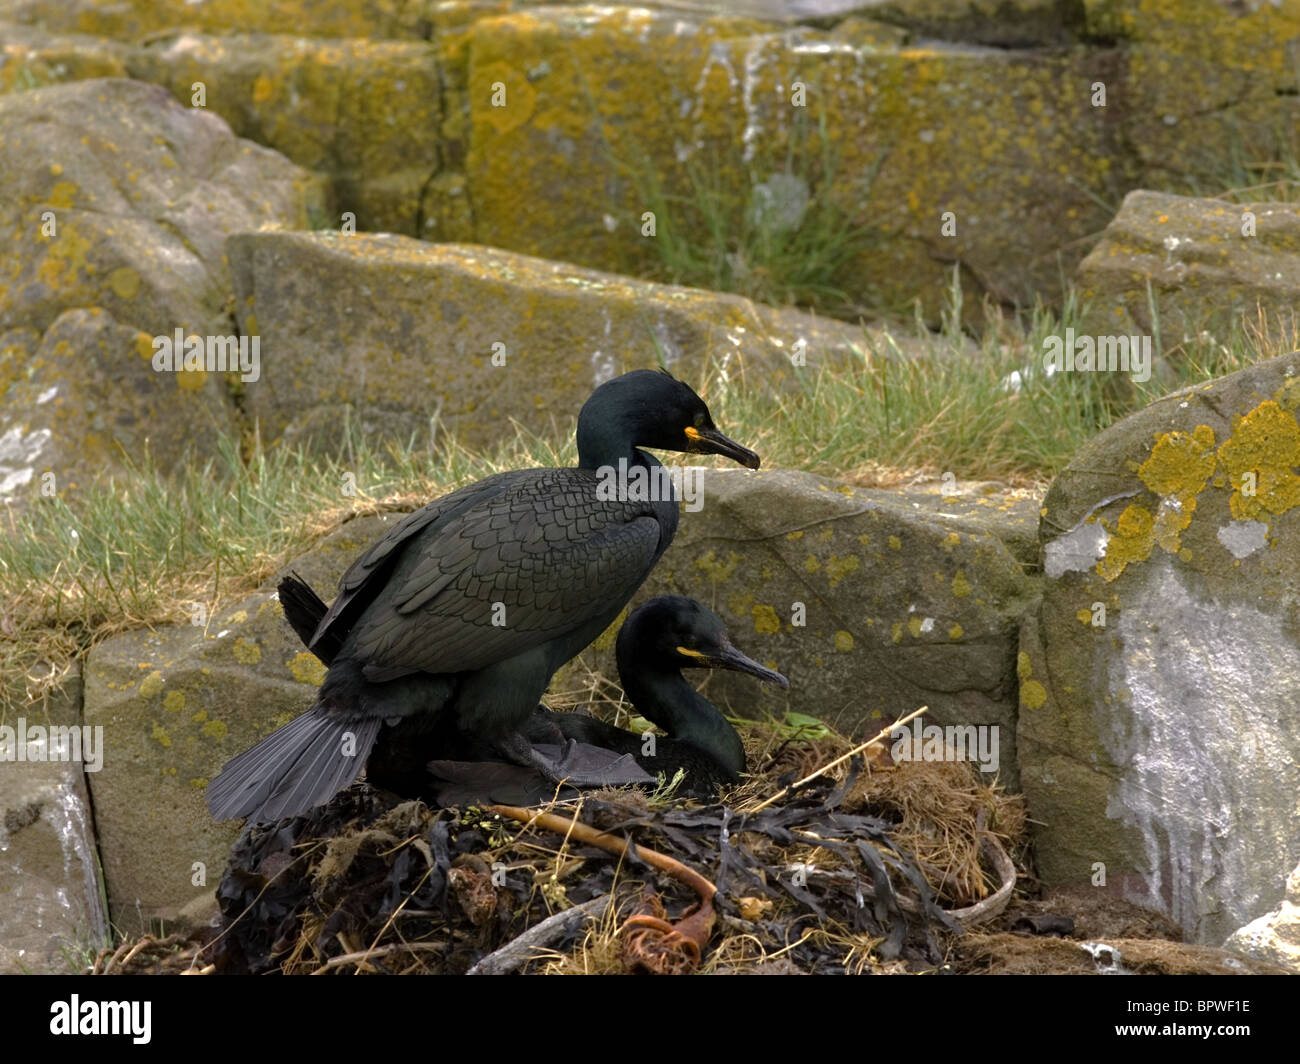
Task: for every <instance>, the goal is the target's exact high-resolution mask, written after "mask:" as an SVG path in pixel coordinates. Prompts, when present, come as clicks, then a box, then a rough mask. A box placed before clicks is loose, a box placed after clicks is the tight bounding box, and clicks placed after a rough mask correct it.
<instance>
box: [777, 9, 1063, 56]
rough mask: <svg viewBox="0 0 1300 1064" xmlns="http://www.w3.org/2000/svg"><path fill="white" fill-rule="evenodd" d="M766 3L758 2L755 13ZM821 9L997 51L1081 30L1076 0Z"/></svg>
mask: <svg viewBox="0 0 1300 1064" xmlns="http://www.w3.org/2000/svg"><path fill="white" fill-rule="evenodd" d="M764 3H765V0H758V2H757V3H756V4H755V8H756V10H755V12H754V13H755V14H757V13H758V10H761V8H762V6H764ZM770 6H773V7H777V6H781V5H779V4H777V3H771V5H770ZM800 6H801V7H804V5H800ZM825 6H826V7H828V8H829V7H837V8H839V9H840V10H841V11H842V10H843V9H845V8H852V9H854V10H856V11H858V12H859V13H860V14H863V15H870V16H871V17H872V18H873V19H879V20H880V21H882V22H886V23H890V24H891V25H896V26H899V27H903V28H906V29H907V30H908V31H910V32H911V33H913V34H915V35H917V36H919V37H931V38H936V39H938V40H944V41H960V42H962V43H965V44H983V45H989V46H992V47H995V48H1031V47H1046V46H1051V45H1061V44H1067V43H1070V42H1071V41H1072V40H1073V39H1074V37H1075V35H1076V33H1077V32H1078V31H1079V30H1081V29H1083V24H1082V19H1081V18H1080V17H1079V11H1078V5H1077V4H1076V3H1075V2H1074V0H872V2H868V3H862V2H858V3H855V4H849V3H841V4H827V5H825ZM804 21H807V19H806V18H805V19H804Z"/></svg>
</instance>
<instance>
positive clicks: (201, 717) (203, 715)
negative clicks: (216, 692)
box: [190, 709, 208, 724]
mask: <svg viewBox="0 0 1300 1064" xmlns="http://www.w3.org/2000/svg"><path fill="white" fill-rule="evenodd" d="M207 719H208V711H207V710H206V709H200V710H199V711H198V712H197V713H195V714H194V716H192V717H190V720H192V721H193V722H194V723H195V724H202V723H203V722H204V721H205V720H207Z"/></svg>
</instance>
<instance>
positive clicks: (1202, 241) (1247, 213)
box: [1078, 191, 1300, 345]
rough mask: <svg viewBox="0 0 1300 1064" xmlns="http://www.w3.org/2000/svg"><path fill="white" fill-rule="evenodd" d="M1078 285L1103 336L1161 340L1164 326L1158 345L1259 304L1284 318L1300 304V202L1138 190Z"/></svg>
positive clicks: (1217, 327)
mask: <svg viewBox="0 0 1300 1064" xmlns="http://www.w3.org/2000/svg"><path fill="white" fill-rule="evenodd" d="M1078 282H1079V299H1080V301H1081V302H1087V303H1089V304H1090V315H1089V318H1088V322H1089V325H1090V326H1091V327H1092V328H1093V329H1094V330H1095V331H1096V332H1097V333H1099V334H1104V335H1121V336H1129V335H1133V334H1138V335H1145V336H1152V334H1153V333H1156V332H1157V321H1158V333H1159V336H1158V337H1153V340H1154V339H1157V338H1158V339H1159V340H1160V341H1161V342H1163V343H1164V344H1165V345H1173V344H1177V343H1180V342H1181V341H1182V340H1183V339H1184V338H1185V337H1189V336H1195V335H1196V334H1197V333H1199V332H1200V331H1202V330H1210V331H1213V332H1221V331H1222V330H1223V329H1224V328H1225V327H1226V326H1227V325H1228V324H1229V323H1230V322H1240V321H1241V320H1242V318H1243V317H1250V316H1254V314H1255V313H1256V307H1257V306H1260V307H1262V308H1263V309H1264V311H1265V313H1266V314H1268V315H1269V316H1270V318H1280V317H1281V316H1283V315H1284V314H1289V313H1290V312H1291V310H1292V309H1293V308H1294V307H1295V306H1296V304H1297V303H1300V205H1297V204H1294V203H1253V204H1233V203H1227V202H1225V201H1223V200H1217V199H1193V198H1189V197H1186V196H1174V195H1170V194H1168V193H1164V192H1147V191H1138V192H1130V193H1129V194H1128V195H1127V196H1126V197H1125V198H1124V204H1123V206H1122V207H1121V208H1120V211H1119V214H1117V215H1116V216H1115V218H1114V220H1113V221H1112V222H1111V223H1110V225H1108V226H1107V227H1106V231H1105V232H1104V233H1103V234H1102V237H1101V240H1100V241H1099V242H1098V243H1097V246H1096V247H1094V248H1093V249H1092V251H1091V252H1090V253H1089V254H1088V257H1087V258H1085V259H1084V260H1083V262H1082V263H1080V265H1079V273H1078ZM1153 303H1154V308H1153V306H1152V304H1153ZM1153 309H1154V310H1155V312H1156V314H1157V315H1158V319H1156V320H1153V318H1152V311H1153Z"/></svg>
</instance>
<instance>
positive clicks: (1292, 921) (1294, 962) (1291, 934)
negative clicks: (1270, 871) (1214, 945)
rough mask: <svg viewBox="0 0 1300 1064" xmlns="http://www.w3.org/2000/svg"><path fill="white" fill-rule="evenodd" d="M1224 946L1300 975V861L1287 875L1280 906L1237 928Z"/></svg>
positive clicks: (1234, 951) (1244, 955)
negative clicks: (1284, 893)
mask: <svg viewBox="0 0 1300 1064" xmlns="http://www.w3.org/2000/svg"><path fill="white" fill-rule="evenodd" d="M1223 948H1224V949H1226V950H1230V951H1231V952H1233V953H1240V954H1241V955H1242V956H1243V957H1253V958H1255V959H1256V960H1261V961H1268V962H1269V963H1271V964H1276V965H1278V966H1279V967H1282V968H1285V969H1287V970H1288V971H1291V972H1295V973H1296V974H1297V975H1300V865H1297V866H1296V868H1295V869H1294V870H1293V871H1292V873H1291V874H1290V875H1289V876H1287V880H1286V897H1284V898H1283V899H1282V904H1281V906H1280V907H1279V908H1277V909H1276V910H1274V911H1273V912H1271V913H1268V914H1267V915H1265V916H1261V917H1260V918H1259V919H1258V920H1252V921H1251V922H1250V923H1248V924H1247V925H1246V926H1245V927H1241V928H1238V929H1237V930H1236V931H1234V932H1233V933H1232V934H1231V935H1229V936H1228V941H1226V942H1225V943H1224V944H1223Z"/></svg>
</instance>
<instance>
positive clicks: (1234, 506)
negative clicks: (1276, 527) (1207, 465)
mask: <svg viewBox="0 0 1300 1064" xmlns="http://www.w3.org/2000/svg"><path fill="white" fill-rule="evenodd" d="M1219 460H1220V461H1221V462H1222V463H1223V465H1224V468H1225V469H1227V471H1228V483H1229V484H1230V485H1231V486H1232V498H1231V500H1230V501H1229V509H1230V511H1231V513H1232V516H1233V517H1235V518H1236V519H1237V520H1238V521H1249V520H1253V519H1255V518H1258V517H1259V516H1260V514H1262V513H1271V514H1282V513H1286V512H1287V511H1288V510H1290V509H1291V508H1292V507H1293V506H1295V505H1297V504H1298V503H1300V477H1297V476H1296V475H1295V473H1293V472H1292V467H1294V466H1296V465H1300V425H1298V424H1296V419H1295V418H1294V417H1293V416H1292V415H1290V414H1288V413H1287V412H1286V411H1285V410H1283V409H1282V408H1281V407H1280V406H1278V405H1277V403H1275V402H1274V401H1273V400H1272V399H1268V400H1265V401H1264V402H1262V403H1260V404H1259V406H1257V407H1255V409H1254V410H1252V411H1251V412H1250V413H1248V414H1246V415H1245V416H1244V417H1243V418H1242V419H1241V420H1240V421H1238V422H1236V423H1235V424H1234V427H1233V433H1232V436H1231V437H1230V438H1229V439H1228V440H1226V441H1225V442H1224V444H1223V446H1222V447H1220V448H1219ZM1252 482H1253V483H1252Z"/></svg>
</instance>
